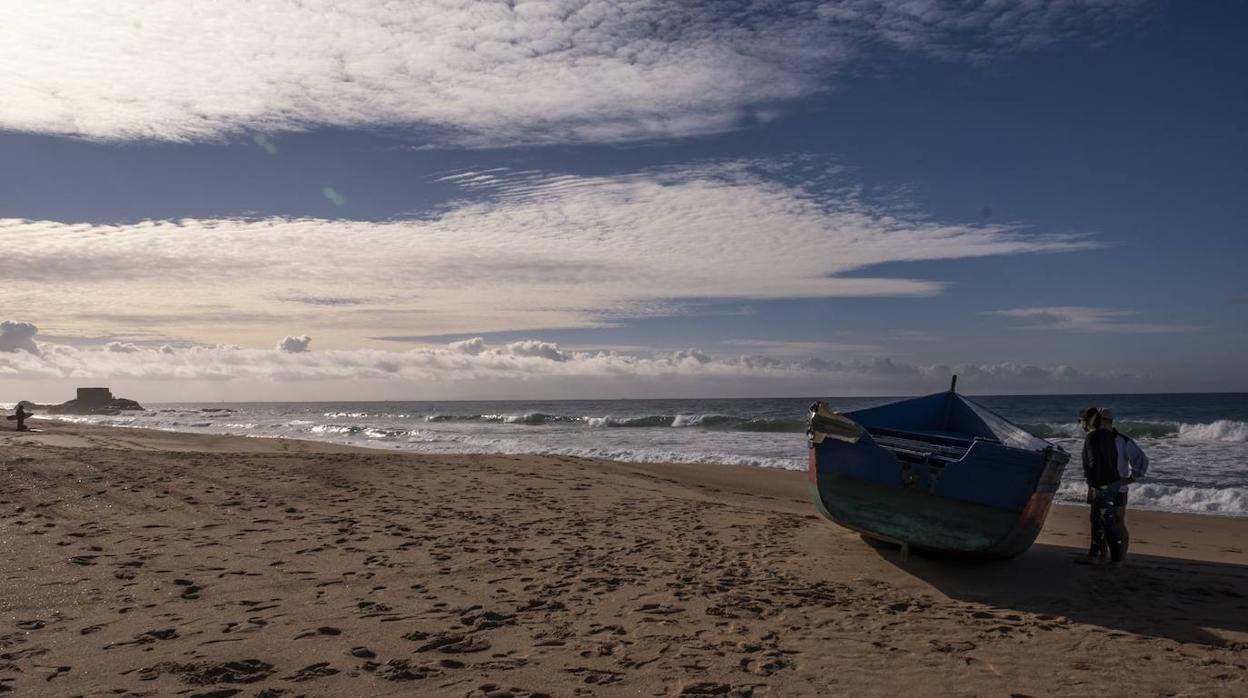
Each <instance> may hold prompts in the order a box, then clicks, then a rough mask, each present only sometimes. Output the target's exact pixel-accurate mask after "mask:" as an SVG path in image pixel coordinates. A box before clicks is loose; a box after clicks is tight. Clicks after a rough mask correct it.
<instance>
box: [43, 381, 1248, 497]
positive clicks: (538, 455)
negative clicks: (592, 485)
mask: <svg viewBox="0 0 1248 698" xmlns="http://www.w3.org/2000/svg"><path fill="white" fill-rule="evenodd" d="M469 402H472V401H469ZM365 404H367V403H365ZM40 420H42V421H45V422H54V423H59V424H66V425H73V426H82V427H89V428H103V429H134V430H139V431H148V432H158V433H172V434H187V435H191V436H211V437H223V438H241V439H277V440H284V441H306V442H308V443H321V444H333V445H338V446H343V447H349V448H359V449H365V450H371V451H379V452H382V453H396V452H397V453H409V454H413V455H424V456H439V455H458V456H482V457H488V456H504V457H506V456H532V457H536V458H578V459H584V460H589V461H600V462H610V463H621V464H633V465H637V464H646V465H662V466H677V465H680V466H686V465H688V466H701V465H724V466H731V467H742V468H752V469H758V470H765V471H769V472H790V473H801V474H803V477H804V474H805V472H806V469H805V467H804V466H803V467H795V468H786V467H782V466H772V465H764V464H761V463H721V462H715V461H693V460H690V461H663V460H635V461H634V460H617V459H612V458H603V457H595V456H585V455H579V454H575V453H558V452H539V451H523V452H514V453H492V452H489V451H467V450H466V451H459V452H451V453H438V452H426V451H418V450H414V449H410V450H409V449H405V448H402V446H401V445H394V446H393V447H392V448H388V447H385V446H384V445H383V443H377V444H375V445H372V444H369V445H362V444H358V443H353V442H351V441H349V440H335V439H328V438H327V439H317V438H292V437H289V436H281V435H272V434H246V433H225V434H221V433H211V432H201V431H186V430H176V429H162V428H157V427H151V426H134V425H128V424H110V425H97V424H92V423H90V422H78V421H73V420H61V419H56V418H48V417H37V418H35V419H34V421H32V424H33V423H37V422H38V421H40ZM1075 457H1076V454H1072V461H1071V464H1070V465H1067V466H1066V473H1067V474H1069V473H1070V472H1071V471H1072V470H1074V468H1075V467H1076V466H1075V465H1074V463H1075V461H1074V458H1075ZM1067 481H1068V480H1067V478H1066V477H1065V476H1064V477H1063V483H1065V482H1067ZM1150 484H1152V483H1150V482H1148V481H1147V480H1146V481H1144V482H1141V483H1139V484H1137V485H1135V487H1136V488H1141V487H1147V486H1149V485H1150ZM1203 489H1204V490H1210V491H1212V490H1216V489H1217V488H1213V487H1207V488H1203ZM1136 491H1137V493H1138V491H1139V490H1138V489H1137V490H1136ZM1054 506H1055V507H1070V508H1077V509H1082V508H1084V505H1083V504H1082V503H1070V502H1063V501H1060V500H1055V501H1054ZM1144 507H1145V505H1144V504H1141V503H1140V502H1139V501H1138V498H1137V499H1136V500H1133V501H1132V502H1131V504H1130V511H1131V512H1132V513H1133V514H1154V513H1155V514H1173V515H1178V516H1198V517H1212V518H1230V519H1242V520H1245V521H1248V512H1244V513H1238V512H1224V511H1217V510H1205V511H1176V510H1172V509H1160V508H1156V509H1152V508H1144Z"/></svg>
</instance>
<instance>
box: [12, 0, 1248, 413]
mask: <svg viewBox="0 0 1248 698" xmlns="http://www.w3.org/2000/svg"><path fill="white" fill-rule="evenodd" d="M1246 20H1248V6H1244V5H1243V4H1242V3H1234V2H1207V3H1179V2H1170V3H1164V2H1149V1H1146V0H1140V1H1138V2H1108V1H1105V0H1069V1H1066V2H1030V1H1024V2H996V1H991V0H987V1H983V2H978V1H975V0H966V1H962V2H937V1H934V0H905V1H896V0H842V1H839V2H838V1H831V2H815V1H811V2H801V1H792V0H786V1H784V2H781V1H779V0H716V1H713V2H711V1H707V2H693V1H690V0H683V1H680V2H664V1H661V0H616V1H615V2H599V1H596V0H561V1H554V2H547V1H541V2H539V1H531V2H525V1H522V0H512V1H505V2H477V1H476V0H471V1H469V0H438V1H436V2H433V1H429V2H400V3H395V2H380V1H372V0H360V1H359V2H354V3H350V4H349V5H347V6H343V5H342V4H341V3H328V2H294V1H293V0H291V1H284V0H272V1H270V2H264V3H246V2H236V1H234V0H222V1H220V2H215V3H185V2H180V1H171V2H162V1H139V0H133V1H130V0H115V1H114V2H110V3H95V2H85V1H83V2H75V1H72V0H67V1H65V2H58V3H27V2H20V1H19V0H0V65H4V66H6V68H5V70H4V72H3V73H2V74H0V298H2V299H3V301H2V302H3V305H2V306H0V321H2V322H0V401H5V402H13V401H16V400H18V399H32V400H39V401H55V400H61V399H66V398H68V397H70V396H71V395H72V388H73V387H74V386H77V385H84V384H103V385H109V386H111V387H112V388H113V389H114V392H115V393H117V394H121V395H125V396H128V397H133V398H136V399H140V400H147V401H180V400H308V399H317V400H329V399H333V400H373V399H402V400H418V399H458V398H464V399H488V398H510V399H523V398H534V399H536V398H611V397H636V398H644V397H699V396H706V397H730V396H742V397H746V396H826V395H901V394H910V393H919V392H928V391H933V390H939V389H942V388H943V387H944V386H945V385H947V383H948V380H949V376H950V375H951V374H953V373H957V374H959V375H960V376H961V378H960V380H959V387H960V388H961V389H963V390H965V391H967V392H971V393H980V394H985V393H990V394H991V393H1094V392H1183V391H1192V392H1196V391H1248V362H1245V361H1244V360H1243V357H1242V354H1243V350H1242V348H1241V347H1242V346H1243V345H1244V343H1245V341H1246V340H1248V329H1246V324H1245V320H1246V319H1248V281H1245V278H1246V277H1245V275H1244V273H1243V271H1242V270H1241V266H1242V265H1243V264H1244V263H1245V261H1248V254H1246V252H1248V236H1245V235H1244V232H1245V231H1244V221H1245V220H1248V196H1245V195H1244V191H1245V189H1246V186H1245V185H1248V89H1245V88H1246V87H1248V48H1245V47H1244V45H1243V42H1242V41H1241V36H1240V31H1239V28H1240V27H1242V26H1243V25H1244V23H1245V21H1246Z"/></svg>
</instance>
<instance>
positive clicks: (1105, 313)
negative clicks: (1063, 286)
mask: <svg viewBox="0 0 1248 698" xmlns="http://www.w3.org/2000/svg"><path fill="white" fill-rule="evenodd" d="M989 314H990V315H998V316H1001V317H1008V318H1012V319H1015V320H1019V321H1021V322H1022V327H1023V328H1024V329H1029V330H1060V331H1064V332H1122V333H1136V334H1153V333H1167V332H1190V331H1192V330H1194V329H1196V328H1194V327H1192V326H1190V325H1170V324H1158V323H1142V322H1124V321H1123V319H1124V318H1130V317H1133V316H1135V315H1137V314H1138V313H1137V312H1136V311H1134V310H1119V309H1114V308H1087V307H1078V306H1066V307H1054V308H1012V309H1009V310H994V311H992V312H990V313H989Z"/></svg>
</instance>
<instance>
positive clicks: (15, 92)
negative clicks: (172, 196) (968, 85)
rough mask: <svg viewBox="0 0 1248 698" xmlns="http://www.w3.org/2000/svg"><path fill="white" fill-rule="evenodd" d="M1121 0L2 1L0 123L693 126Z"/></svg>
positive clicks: (1074, 26) (1066, 28)
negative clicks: (884, 65) (880, 59)
mask: <svg viewBox="0 0 1248 698" xmlns="http://www.w3.org/2000/svg"><path fill="white" fill-rule="evenodd" d="M1131 4H1133V3H1117V2H1103V1H1102V0H1072V1H1069V2H1061V3H1037V2H1029V3H995V2H991V3H972V4H970V5H968V4H967V3H960V2H934V1H930V0H929V1H923V2H915V1H913V0H845V1H841V2H793V3H779V2H765V1H759V0H700V1H699V0H614V1H612V2H604V1H603V0H530V1H526V2H482V1H481V0H442V1H439V2H428V1H426V2H399V3H396V2H387V1H386V0H355V1H354V2H352V3H350V4H349V5H344V6H337V5H336V6H332V7H330V6H327V5H325V4H322V3H306V2H298V1H296V0H270V1H268V2H263V3H254V2H250V3H248V2H242V1H241V0H218V1H217V2H211V3H187V2H182V1H181V0H163V1H160V0H158V1H155V2H153V1H150V0H111V1H110V2H106V3H100V2H93V1H92V0H77V1H74V0H64V1H61V2H38V3H31V2H23V0H0V65H4V66H6V68H7V70H8V73H9V74H8V79H7V80H6V83H5V99H3V100H0V128H3V129H11V130H19V131H31V132H38V133H51V134H59V135H70V136H78V137H84V138H92V139H105V140H125V139H159V140H169V141H193V140H205V139H215V138H220V137H223V136H228V135H231V134H237V133H240V132H243V131H260V132H273V131H288V130H302V129H309V128H315V127H321V126H331V127H344V128H369V127H395V126H397V127H419V128H420V129H421V130H422V132H423V133H424V134H425V135H426V137H428V138H429V139H431V140H432V141H435V142H440V143H452V144H461V145H499V144H514V143H549V142H611V141H628V140H634V139H645V138H656V137H658V138H664V137H678V136H689V135H696V134H704V133H714V132H719V131H724V130H728V129H732V128H735V127H737V126H739V125H741V124H743V123H749V122H751V121H766V120H770V119H772V118H775V115H776V114H777V113H778V112H779V111H781V110H783V108H784V106H785V105H786V104H787V103H789V102H791V101H793V100H797V99H800V98H803V97H807V96H810V95H813V94H817V93H820V92H823V91H825V90H827V89H829V87H830V86H831V85H832V84H833V81H835V79H836V78H837V77H838V76H839V75H840V74H841V73H843V72H844V71H845V69H847V68H848V67H850V66H851V65H853V64H854V63H855V62H861V61H865V60H866V59H867V56H869V55H870V54H871V53H872V51H874V50H876V49H880V48H885V49H888V50H889V51H894V52H904V53H917V54H922V55H928V56H935V57H938V58H942V59H953V60H962V59H965V60H970V61H986V60H991V59H992V58H994V57H996V56H998V55H1000V54H1003V53H1009V52H1014V51H1019V50H1026V49H1031V48H1035V47H1037V46H1043V45H1046V44H1049V43H1052V42H1054V41H1057V40H1059V39H1061V38H1063V37H1066V36H1070V35H1072V34H1095V33H1100V32H1104V31H1105V30H1106V25H1108V24H1109V23H1110V22H1112V20H1113V19H1114V18H1116V17H1117V16H1119V15H1121V14H1122V13H1123V11H1124V8H1126V7H1128V6H1130V5H1131ZM270 145H271V144H270Z"/></svg>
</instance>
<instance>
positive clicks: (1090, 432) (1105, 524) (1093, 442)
mask: <svg viewBox="0 0 1248 698" xmlns="http://www.w3.org/2000/svg"><path fill="white" fill-rule="evenodd" d="M1079 424H1080V425H1081V426H1082V427H1083V429H1084V431H1086V432H1087V436H1085V437H1084V440H1083V477H1084V479H1085V480H1086V481H1087V483H1088V504H1090V505H1091V506H1092V547H1091V548H1089V549H1088V560H1089V561H1090V562H1097V561H1099V560H1101V559H1102V555H1101V548H1102V547H1108V548H1109V555H1110V561H1111V563H1112V564H1114V565H1120V564H1122V560H1123V556H1124V554H1125V552H1124V550H1123V545H1122V532H1121V531H1120V530H1119V528H1118V513H1117V511H1116V507H1115V506H1114V500H1115V498H1116V497H1117V496H1118V487H1119V483H1120V480H1121V478H1120V477H1119V475H1118V445H1117V441H1118V438H1117V435H1116V434H1115V432H1114V430H1113V428H1112V426H1109V425H1107V424H1106V423H1105V422H1104V421H1102V419H1101V411H1100V410H1099V409H1097V408H1095V407H1089V408H1087V409H1085V410H1083V412H1081V413H1079Z"/></svg>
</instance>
